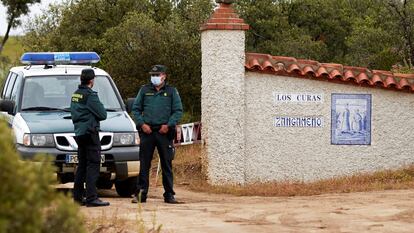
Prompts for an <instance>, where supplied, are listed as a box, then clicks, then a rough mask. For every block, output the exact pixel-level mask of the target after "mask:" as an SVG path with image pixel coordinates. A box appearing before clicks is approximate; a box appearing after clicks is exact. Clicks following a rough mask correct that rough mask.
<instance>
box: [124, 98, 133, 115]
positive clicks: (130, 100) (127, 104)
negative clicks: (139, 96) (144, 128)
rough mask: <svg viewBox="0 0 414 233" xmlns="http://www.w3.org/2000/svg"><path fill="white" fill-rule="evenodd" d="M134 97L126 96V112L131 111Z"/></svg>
mask: <svg viewBox="0 0 414 233" xmlns="http://www.w3.org/2000/svg"><path fill="white" fill-rule="evenodd" d="M134 101H135V98H128V99H127V101H126V103H125V105H126V110H127V112H129V113H130V112H131V111H132V105H133V104H134Z"/></svg>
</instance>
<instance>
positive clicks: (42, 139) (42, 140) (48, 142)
mask: <svg viewBox="0 0 414 233" xmlns="http://www.w3.org/2000/svg"><path fill="white" fill-rule="evenodd" d="M23 144H24V145H25V146H35V147H55V141H54V139H53V135H52V134H25V135H24V136H23Z"/></svg>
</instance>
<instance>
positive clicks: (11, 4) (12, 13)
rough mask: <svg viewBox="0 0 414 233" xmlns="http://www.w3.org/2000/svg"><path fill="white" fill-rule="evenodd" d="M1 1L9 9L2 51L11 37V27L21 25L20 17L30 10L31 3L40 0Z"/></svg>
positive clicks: (0, 45)
mask: <svg viewBox="0 0 414 233" xmlns="http://www.w3.org/2000/svg"><path fill="white" fill-rule="evenodd" d="M0 2H1V3H2V4H3V5H4V6H5V7H6V10H7V30H6V34H5V35H4V37H3V40H2V42H1V44H0V53H1V52H2V50H3V48H4V45H5V44H6V42H7V40H8V38H9V33H10V29H11V28H14V27H16V26H18V25H20V24H21V21H20V20H19V17H20V16H21V15H26V14H27V13H28V12H29V5H31V4H34V3H39V2H40V0H19V1H16V0H0Z"/></svg>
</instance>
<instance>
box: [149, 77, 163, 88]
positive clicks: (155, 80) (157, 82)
mask: <svg viewBox="0 0 414 233" xmlns="http://www.w3.org/2000/svg"><path fill="white" fill-rule="evenodd" d="M151 83H152V84H154V86H159V85H161V83H162V82H161V76H151Z"/></svg>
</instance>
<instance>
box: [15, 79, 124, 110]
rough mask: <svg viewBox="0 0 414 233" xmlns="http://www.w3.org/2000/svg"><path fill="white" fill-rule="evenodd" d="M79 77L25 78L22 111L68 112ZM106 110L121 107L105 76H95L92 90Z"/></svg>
mask: <svg viewBox="0 0 414 233" xmlns="http://www.w3.org/2000/svg"><path fill="white" fill-rule="evenodd" d="M79 84H80V76H44V77H27V78H26V81H25V82H24V87H23V99H22V107H21V109H22V111H31V110H32V111H33V110H34V111H45V110H63V111H65V110H66V111H68V110H69V108H70V102H71V97H72V94H73V93H74V92H75V91H76V89H77V88H78V86H79ZM92 89H93V90H94V91H97V92H98V96H99V100H100V101H101V102H102V103H103V105H104V107H105V108H106V109H107V110H112V111H121V105H120V103H119V101H118V98H117V96H116V94H115V91H114V89H113V88H112V85H111V83H110V81H109V78H108V77H107V76H96V78H95V83H94V86H93V88H92Z"/></svg>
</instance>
